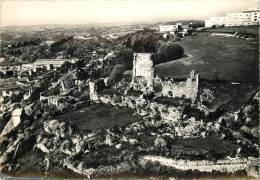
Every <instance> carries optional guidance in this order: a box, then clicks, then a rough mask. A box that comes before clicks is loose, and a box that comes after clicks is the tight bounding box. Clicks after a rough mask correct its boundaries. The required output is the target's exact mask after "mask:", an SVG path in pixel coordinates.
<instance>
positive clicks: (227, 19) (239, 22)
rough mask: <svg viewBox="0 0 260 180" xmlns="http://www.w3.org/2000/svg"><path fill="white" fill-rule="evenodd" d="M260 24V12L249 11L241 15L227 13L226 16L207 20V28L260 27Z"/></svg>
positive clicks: (252, 9) (256, 10) (255, 10)
mask: <svg viewBox="0 0 260 180" xmlns="http://www.w3.org/2000/svg"><path fill="white" fill-rule="evenodd" d="M259 22H260V10H258V9H257V8H251V9H247V10H245V11H243V12H241V13H227V14H226V16H220V17H210V18H209V19H208V20H205V27H212V26H213V25H216V26H221V25H224V26H249V25H258V24H259Z"/></svg>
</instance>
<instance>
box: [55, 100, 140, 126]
mask: <svg viewBox="0 0 260 180" xmlns="http://www.w3.org/2000/svg"><path fill="white" fill-rule="evenodd" d="M58 119H60V120H61V121H64V122H69V123H70V124H71V125H72V126H74V127H77V128H78V129H79V130H82V131H84V130H96V129H104V128H111V127H115V126H122V125H127V124H129V123H132V122H136V121H138V118H137V117H135V116H133V115H132V112H131V111H130V110H128V109H123V108H117V107H113V106H108V105H104V104H93V105H90V106H88V107H86V108H83V109H80V110H78V111H75V112H71V113H67V114H64V115H61V116H59V117H58Z"/></svg>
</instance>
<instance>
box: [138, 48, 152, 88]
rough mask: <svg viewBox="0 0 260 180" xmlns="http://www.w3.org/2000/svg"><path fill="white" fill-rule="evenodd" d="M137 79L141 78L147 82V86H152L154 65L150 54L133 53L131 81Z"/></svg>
mask: <svg viewBox="0 0 260 180" xmlns="http://www.w3.org/2000/svg"><path fill="white" fill-rule="evenodd" d="M138 77H143V78H144V79H145V80H146V82H147V86H152V85H153V80H154V65H153V60H152V53H134V61H133V81H135V79H136V78H138Z"/></svg>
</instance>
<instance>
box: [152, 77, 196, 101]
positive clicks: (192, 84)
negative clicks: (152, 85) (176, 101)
mask: <svg viewBox="0 0 260 180" xmlns="http://www.w3.org/2000/svg"><path fill="white" fill-rule="evenodd" d="M157 84H160V85H161V93H162V95H163V96H172V97H183V96H184V97H186V98H188V99H191V100H192V101H195V99H196V97H197V95H198V91H199V75H198V74H197V75H196V76H194V74H192V73H191V76H190V77H188V78H187V80H186V81H184V82H179V83H176V82H172V81H170V80H169V81H166V82H163V81H160V82H159V83H158V82H157Z"/></svg>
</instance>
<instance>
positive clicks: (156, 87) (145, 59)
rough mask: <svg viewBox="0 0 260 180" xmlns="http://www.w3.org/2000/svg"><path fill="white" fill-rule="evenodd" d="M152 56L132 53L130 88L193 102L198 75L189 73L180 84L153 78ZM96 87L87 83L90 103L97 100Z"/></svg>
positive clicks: (95, 84) (192, 72)
mask: <svg viewBox="0 0 260 180" xmlns="http://www.w3.org/2000/svg"><path fill="white" fill-rule="evenodd" d="M152 55H153V54H152V53H134V61H133V76H132V81H131V84H130V88H133V89H134V90H136V91H141V92H143V93H144V94H147V93H154V94H155V95H156V96H162V97H178V98H182V97H184V98H187V99H191V101H192V102H194V101H195V100H196V98H197V95H198V92H199V74H195V72H194V71H191V73H190V75H189V77H187V79H186V80H185V81H180V82H179V81H175V80H174V79H167V80H166V79H162V78H160V77H158V76H155V70H154V63H153V60H152ZM98 86H99V85H98V84H97V83H96V82H89V92H90V94H89V95H90V100H92V101H98V100H99V97H98V94H97V91H98V88H99V87H98Z"/></svg>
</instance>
